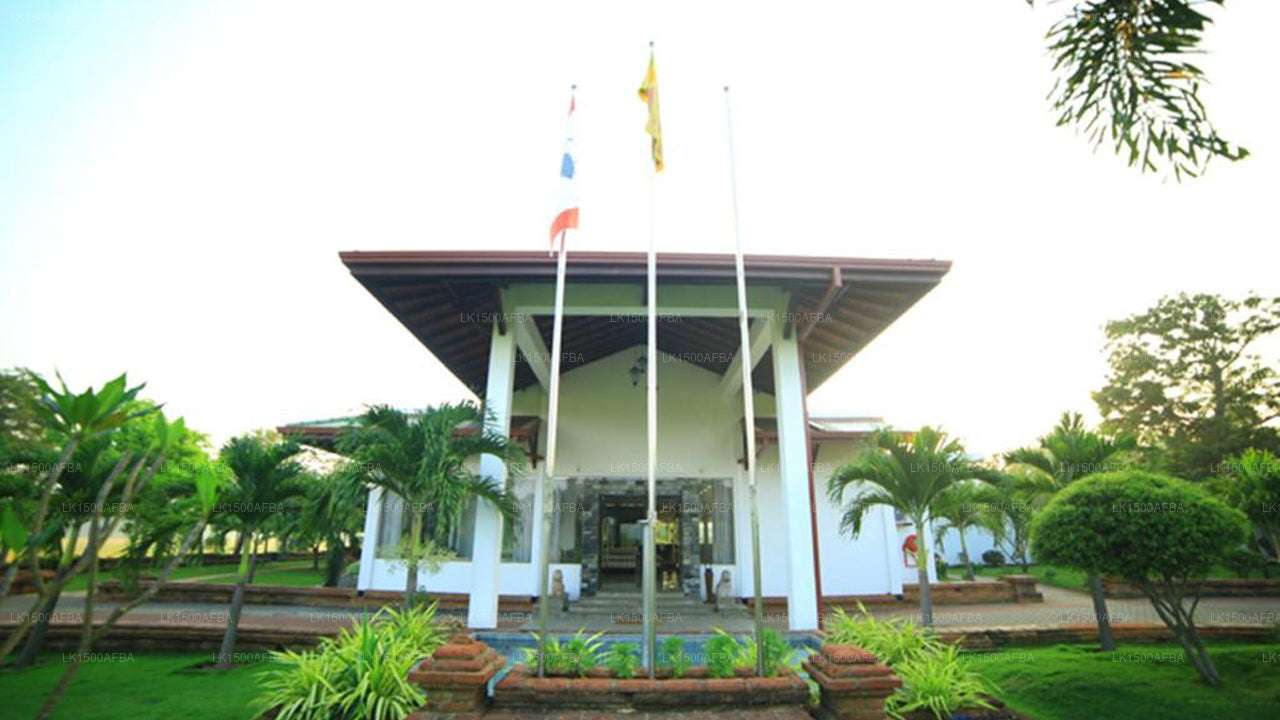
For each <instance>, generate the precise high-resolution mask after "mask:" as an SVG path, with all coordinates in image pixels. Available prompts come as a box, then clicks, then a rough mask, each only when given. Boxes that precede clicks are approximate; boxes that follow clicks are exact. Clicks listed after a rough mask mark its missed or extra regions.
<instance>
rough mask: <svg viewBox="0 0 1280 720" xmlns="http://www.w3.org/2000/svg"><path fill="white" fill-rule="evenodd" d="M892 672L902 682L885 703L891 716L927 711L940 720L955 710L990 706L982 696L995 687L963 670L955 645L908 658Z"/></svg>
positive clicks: (976, 675)
mask: <svg viewBox="0 0 1280 720" xmlns="http://www.w3.org/2000/svg"><path fill="white" fill-rule="evenodd" d="M894 671H895V672H897V674H898V677H899V678H901V679H902V687H901V688H899V689H898V691H897V692H896V693H894V694H893V695H891V696H890V697H889V700H888V701H887V702H886V703H885V709H886V710H888V711H889V714H890V715H892V716H893V717H902V715H903V714H904V713H909V712H914V711H918V710H928V711H930V712H932V713H933V715H934V717H936V718H939V720H941V719H942V718H949V717H951V716H952V714H953V713H955V712H956V711H957V710H962V709H976V708H988V709H990V708H991V707H992V705H991V703H989V702H987V699H986V695H987V694H988V693H990V692H993V691H994V690H995V688H994V687H993V686H992V685H990V683H988V682H987V681H986V680H984V679H983V678H982V677H981V676H979V675H978V674H977V673H974V672H972V671H970V670H967V669H965V667H964V666H963V665H962V664H961V663H960V651H959V649H958V648H957V647H956V646H955V645H947V646H945V647H943V648H941V649H939V650H934V651H931V652H928V653H925V654H922V655H918V656H916V657H913V658H910V659H908V660H906V661H904V662H902V663H901V664H899V665H897V666H895V667H894Z"/></svg>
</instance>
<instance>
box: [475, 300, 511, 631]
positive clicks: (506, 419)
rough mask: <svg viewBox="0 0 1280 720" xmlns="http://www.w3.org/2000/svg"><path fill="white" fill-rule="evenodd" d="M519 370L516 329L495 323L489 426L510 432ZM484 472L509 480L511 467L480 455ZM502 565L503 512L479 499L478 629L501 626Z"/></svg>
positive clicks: (488, 390)
mask: <svg viewBox="0 0 1280 720" xmlns="http://www.w3.org/2000/svg"><path fill="white" fill-rule="evenodd" d="M515 374H516V341H515V333H514V332H512V331H511V330H510V329H508V331H507V334H506V335H503V334H502V333H501V332H499V328H498V325H497V324H496V323H495V324H494V327H493V341H492V343H491V344H490V348H489V380H488V386H487V387H486V388H485V393H484V402H485V410H486V411H487V412H488V414H489V415H488V420H487V422H486V425H485V427H486V429H488V430H490V431H492V432H496V433H501V434H502V435H507V434H508V433H509V432H510V428H511V393H512V389H513V387H514V382H515ZM480 474H481V475H482V476H484V477H489V478H493V479H494V480H496V481H498V482H500V483H505V482H506V481H507V469H506V466H505V464H503V462H502V461H501V460H500V459H498V458H496V457H494V456H492V455H485V456H484V457H482V458H480ZM501 568H502V516H501V515H500V514H498V509H497V508H496V507H494V506H493V505H492V504H491V503H489V502H487V501H484V500H481V501H480V502H478V503H476V529H475V540H474V541H473V544H472V549H471V574H472V575H471V601H470V604H469V606H468V609H467V626H468V627H471V628H477V629H492V628H496V627H498V575H499V572H500V571H501Z"/></svg>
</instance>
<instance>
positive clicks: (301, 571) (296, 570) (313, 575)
mask: <svg viewBox="0 0 1280 720" xmlns="http://www.w3.org/2000/svg"><path fill="white" fill-rule="evenodd" d="M235 581H236V578H235V576H234V575H230V576H227V577H220V578H215V579H213V580H210V581H209V582H213V583H218V584H222V585H232V584H234V583H235ZM253 584H254V585H291V586H294V587H315V586H318V585H323V584H324V568H323V567H322V568H320V569H319V570H312V569H311V563H310V562H305V563H304V564H301V565H298V564H297V563H294V564H293V566H292V567H291V566H290V563H274V564H268V565H263V566H261V567H259V568H258V569H257V570H255V571H254V573H253Z"/></svg>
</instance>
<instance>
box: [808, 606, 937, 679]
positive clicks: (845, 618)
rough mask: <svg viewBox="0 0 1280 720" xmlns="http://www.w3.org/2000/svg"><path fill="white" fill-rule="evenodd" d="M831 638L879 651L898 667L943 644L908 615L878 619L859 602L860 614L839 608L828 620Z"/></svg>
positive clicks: (829, 636)
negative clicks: (846, 611) (830, 619)
mask: <svg viewBox="0 0 1280 720" xmlns="http://www.w3.org/2000/svg"><path fill="white" fill-rule="evenodd" d="M827 641H828V642H830V643H833V644H838V645H856V646H858V647H860V648H862V649H863V650H868V651H870V652H873V653H875V654H876V657H878V658H879V659H880V662H883V663H885V664H886V665H890V666H894V667H896V666H897V665H899V664H900V663H902V662H904V661H906V660H909V659H912V658H917V657H920V656H923V655H928V654H932V653H935V652H937V651H939V650H941V649H942V647H943V645H942V642H941V641H940V640H938V637H937V635H935V634H934V632H933V631H932V630H930V629H929V628H927V627H922V626H920V625H916V624H915V623H914V622H912V621H910V620H907V619H905V618H889V619H888V620H878V619H876V618H875V617H874V616H872V615H871V614H870V613H868V612H867V609H866V608H865V607H863V606H862V604H861V603H859V604H858V615H856V616H852V617H851V616H849V615H848V614H846V613H845V612H844V610H843V609H841V608H836V612H835V618H834V619H833V620H832V621H830V622H828V623H827Z"/></svg>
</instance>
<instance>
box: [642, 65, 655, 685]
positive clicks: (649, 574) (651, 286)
mask: <svg viewBox="0 0 1280 720" xmlns="http://www.w3.org/2000/svg"><path fill="white" fill-rule="evenodd" d="M649 53H650V57H652V54H653V42H652V41H651V42H650V43H649ZM657 175H658V172H657V170H656V169H655V170H654V171H653V172H651V173H650V174H649V263H648V290H647V292H646V293H645V295H646V296H647V298H648V301H649V303H648V304H649V322H648V349H647V351H646V356H647V361H648V363H647V367H646V372H645V374H646V375H647V376H648V377H647V378H646V380H647V383H646V385H647V393H646V394H647V396H648V403H647V405H648V416H647V425H648V430H649V433H648V435H649V443H648V449H649V454H648V463H647V464H648V469H649V476H648V496H649V502H648V513H647V515H646V518H647V521H646V522H645V525H644V559H643V560H644V563H643V564H644V654H645V661H646V662H645V665H647V666H648V668H649V677H651V678H652V677H656V674H657V669H658V635H657V628H656V626H655V622H656V619H657V613H658V597H657V593H658V572H657V550H656V548H655V547H654V544H655V540H656V538H655V533H656V531H657V524H658V512H657V500H658V498H657V495H658V490H657V486H658V260H657V252H656V251H655V249H654V240H653V238H654V227H653V226H654V212H653V205H654V194H655V187H654V185H655V181H656V177H657Z"/></svg>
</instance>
